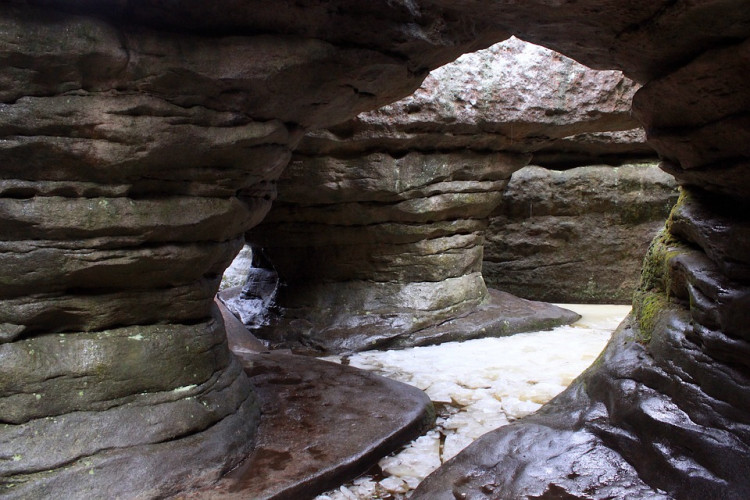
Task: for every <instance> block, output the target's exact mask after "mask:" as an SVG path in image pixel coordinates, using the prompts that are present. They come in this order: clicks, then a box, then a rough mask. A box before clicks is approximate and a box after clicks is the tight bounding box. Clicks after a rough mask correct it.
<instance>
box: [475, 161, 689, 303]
mask: <svg viewBox="0 0 750 500" xmlns="http://www.w3.org/2000/svg"><path fill="white" fill-rule="evenodd" d="M675 201H677V189H676V185H675V181H674V179H673V178H672V176H670V175H668V174H666V173H664V172H663V171H661V170H660V169H659V168H658V167H657V166H656V164H654V163H648V164H635V165H624V166H620V167H609V166H589V167H578V168H574V169H572V170H565V171H556V170H547V169H544V168H541V167H536V166H533V167H526V168H523V169H521V170H519V171H518V172H516V173H514V174H513V177H512V178H511V180H510V183H509V184H508V187H507V188H506V189H505V191H504V192H503V201H502V203H501V204H500V206H499V207H498V208H497V209H496V210H495V211H494V212H493V213H492V216H491V217H490V226H489V228H488V229H487V233H486V235H485V240H486V241H485V244H484V263H483V265H482V274H483V275H484V279H485V281H486V282H487V285H488V286H491V287H495V288H498V289H500V290H505V291H507V292H510V293H513V294H515V295H518V296H521V297H524V298H528V299H532V300H544V301H549V302H562V303H613V302H614V303H623V304H624V303H630V302H631V300H632V298H633V291H634V290H635V287H636V285H637V284H638V277H639V276H640V269H641V264H642V262H643V256H644V255H645V254H646V250H647V249H648V246H649V243H650V242H651V240H652V239H653V238H654V236H656V233H658V232H659V230H660V229H661V228H662V227H663V226H664V220H665V219H666V218H667V216H668V215H669V212H670V210H671V209H672V205H674V202H675Z"/></svg>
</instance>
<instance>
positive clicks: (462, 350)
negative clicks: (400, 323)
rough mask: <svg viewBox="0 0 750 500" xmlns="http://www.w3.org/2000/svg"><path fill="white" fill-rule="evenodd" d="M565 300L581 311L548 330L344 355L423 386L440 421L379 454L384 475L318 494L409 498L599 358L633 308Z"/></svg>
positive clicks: (334, 499)
mask: <svg viewBox="0 0 750 500" xmlns="http://www.w3.org/2000/svg"><path fill="white" fill-rule="evenodd" d="M564 307H565V308H567V309H572V310H574V311H575V312H577V313H579V314H581V315H582V318H581V319H580V320H579V321H577V322H576V323H574V324H572V325H570V326H562V327H558V328H555V329H553V330H550V331H542V332H532V333H524V334H517V335H514V336H512V337H503V338H486V339H478V340H470V341H466V342H460V343H459V342H449V343H444V344H441V345H437V346H427V347H415V348H411V349H404V350H399V351H368V352H362V353H358V354H356V355H353V356H351V357H348V358H343V359H345V360H346V361H345V362H347V361H348V363H349V364H350V365H351V366H354V367H357V368H361V369H365V370H371V371H374V372H375V373H377V374H378V375H383V376H385V377H389V378H392V379H395V380H398V381H401V382H405V383H407V384H411V385H414V386H416V387H418V388H420V389H422V390H424V391H425V392H426V393H427V395H428V396H429V397H430V399H431V400H432V401H433V403H434V404H435V406H436V408H437V411H438V419H437V425H436V427H435V429H433V430H432V431H430V432H429V433H427V434H426V435H424V436H422V437H419V438H418V439H416V440H415V441H413V442H412V443H411V444H409V445H408V446H407V447H406V448H405V449H403V450H402V451H400V452H398V453H396V454H394V455H391V456H389V457H386V458H384V459H382V460H381V461H380V462H379V467H380V469H381V471H382V474H381V475H377V476H363V477H360V478H358V479H356V480H354V481H352V482H349V483H347V484H345V485H343V486H341V487H340V488H338V489H335V490H331V491H329V492H327V493H326V494H323V495H320V496H318V497H317V500H360V499H361V500H365V499H368V500H369V499H379V498H383V499H400V498H408V496H409V494H410V492H411V491H412V490H413V489H414V488H416V486H417V485H418V484H419V482H420V481H421V480H422V479H424V478H425V477H426V476H427V475H428V474H430V473H431V472H432V471H433V470H435V469H436V468H437V467H439V466H440V465H441V464H442V463H444V462H445V461H447V460H449V459H450V458H452V457H453V456H455V455H456V454H457V453H458V452H459V451H461V450H462V449H463V448H464V447H466V446H467V445H469V444H470V443H471V442H472V441H474V440H475V439H476V438H478V437H479V436H481V435H482V434H484V433H486V432H489V431H490V430H492V429H495V428H498V427H501V426H503V425H507V424H508V423H510V422H513V421H514V420H517V419H519V418H521V417H524V416H526V415H529V414H531V413H533V412H535V411H536V410H538V409H539V408H540V407H541V406H542V405H543V404H544V403H546V402H547V401H549V400H550V399H552V398H553V397H554V396H556V395H557V394H558V393H560V392H562V391H563V390H564V389H565V387H567V386H568V385H569V384H570V383H571V382H572V381H573V380H574V379H575V378H576V377H577V376H578V375H579V374H580V373H581V372H582V371H583V370H585V369H586V368H587V367H588V366H589V365H590V364H591V363H592V362H593V361H594V360H595V359H596V357H597V356H598V355H599V353H600V352H601V351H602V349H603V348H604V346H605V344H606V343H607V341H608V340H609V338H610V336H611V334H612V331H613V330H614V329H615V328H616V327H617V326H618V324H619V323H620V322H621V321H622V320H623V318H624V317H625V316H626V315H627V314H628V312H629V311H630V306H609V305H564ZM329 359H332V360H338V361H341V360H342V357H332V358H329Z"/></svg>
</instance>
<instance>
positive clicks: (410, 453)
mask: <svg viewBox="0 0 750 500" xmlns="http://www.w3.org/2000/svg"><path fill="white" fill-rule="evenodd" d="M378 465H379V466H380V468H381V470H382V471H383V472H384V473H386V474H389V475H391V476H396V477H399V478H402V479H404V480H406V479H407V478H417V479H418V481H417V484H418V483H419V481H421V480H422V479H424V478H426V477H427V476H428V475H429V474H430V473H431V472H432V471H434V470H435V469H437V468H438V467H440V465H441V461H440V433H438V432H437V431H430V432H428V433H427V434H425V435H424V436H421V437H419V438H417V439H416V440H415V441H414V442H412V444H411V445H410V446H409V447H408V448H406V449H405V450H404V451H403V452H401V453H399V454H398V455H395V456H390V457H386V458H384V459H382V460H381V461H380V462H378Z"/></svg>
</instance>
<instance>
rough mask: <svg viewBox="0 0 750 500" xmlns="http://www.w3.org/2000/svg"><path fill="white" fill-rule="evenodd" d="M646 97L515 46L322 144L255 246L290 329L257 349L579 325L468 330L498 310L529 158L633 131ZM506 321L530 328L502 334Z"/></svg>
mask: <svg viewBox="0 0 750 500" xmlns="http://www.w3.org/2000/svg"><path fill="white" fill-rule="evenodd" d="M636 89H637V85H636V84H634V83H633V82H632V81H630V80H628V79H626V78H625V77H623V76H622V74H621V73H620V72H617V71H604V72H597V71H591V70H590V69H588V68H586V67H584V66H582V65H580V64H578V63H576V62H575V61H573V60H571V59H569V58H567V57H564V56H561V55H560V54H556V53H554V52H552V51H550V50H548V49H544V48H542V47H539V46H535V45H532V44H528V43H525V42H522V41H520V40H518V39H510V40H507V41H505V42H503V43H499V44H496V45H493V46H492V47H490V48H488V49H486V50H482V51H479V52H476V53H473V54H467V55H464V56H462V57H460V58H459V59H458V60H457V61H455V62H454V63H451V64H448V65H446V66H443V67H441V68H439V69H437V70H435V71H433V72H432V73H431V74H430V75H429V76H428V77H427V79H426V80H425V81H424V82H423V84H422V86H421V87H420V89H419V90H418V91H417V92H416V93H414V94H413V95H411V96H409V97H407V98H405V99H402V100H401V101H398V102H396V103H394V104H391V105H388V106H385V107H382V108H380V109H378V110H376V111H372V112H368V113H362V114H360V115H358V116H357V117H356V118H355V119H353V120H350V121H348V122H345V123H343V124H340V125H337V126H335V127H331V128H329V129H325V130H318V131H314V132H311V133H309V134H308V135H307V136H305V138H304V139H303V140H302V141H301V143H300V145H299V147H298V149H297V152H296V153H295V155H294V156H293V158H292V161H291V163H290V166H289V168H287V170H286V171H285V172H284V173H283V175H282V176H281V178H280V180H279V186H278V189H279V198H278V200H277V202H276V203H275V205H274V207H273V209H272V210H271V212H270V214H269V215H268V217H267V218H266V219H265V220H264V222H263V223H262V224H260V225H259V226H257V227H255V228H254V229H253V230H251V231H250V232H249V233H248V234H247V237H246V239H247V240H248V241H249V242H250V243H251V245H252V246H253V247H255V248H258V249H260V248H262V249H263V252H264V255H266V256H267V257H268V258H269V260H270V263H271V264H272V267H273V268H274V269H275V271H276V272H277V273H278V275H279V278H280V286H279V289H278V291H276V292H275V293H276V300H275V306H276V309H275V312H274V314H278V316H276V317H273V318H271V319H270V320H269V321H268V322H267V323H268V324H266V325H258V324H257V323H256V324H255V325H253V326H254V327H258V326H260V328H258V329H257V330H255V331H256V333H257V335H259V336H261V337H263V338H266V339H268V340H271V341H272V343H274V344H277V345H289V346H299V345H300V344H302V345H304V346H307V347H311V348H314V349H321V350H329V351H337V352H342V351H347V350H361V349H367V348H376V347H380V348H382V347H386V346H391V347H393V346H409V345H420V344H423V343H427V342H435V341H437V340H438V339H444V338H451V339H453V340H455V339H460V338H474V337H476V336H478V335H499V334H507V333H510V332H517V331H519V329H518V328H520V325H521V324H523V325H526V326H527V327H528V328H530V329H541V328H544V327H550V326H554V325H555V322H556V321H559V320H561V319H562V318H567V317H570V318H574V316H566V315H565V314H562V313H561V312H560V311H557V310H550V309H549V308H544V307H541V306H540V311H539V312H540V314H538V315H532V317H534V318H535V321H529V320H530V316H528V315H527V314H524V315H523V316H522V317H518V318H516V317H513V316H508V317H505V318H495V320H490V319H489V318H488V317H487V314H480V315H478V316H477V315H475V316H473V317H474V318H475V319H474V320H472V321H469V320H468V316H467V315H470V314H472V311H475V310H477V308H480V307H484V306H485V305H487V306H489V305H490V304H489V303H490V302H492V300H491V299H490V297H489V295H488V293H487V288H486V286H485V283H484V281H483V279H482V275H481V266H482V247H483V243H484V230H485V229H486V227H487V217H488V215H489V214H490V212H492V211H493V210H494V209H495V207H496V206H497V205H498V203H499V202H500V198H501V192H502V190H503V188H504V187H505V186H506V184H507V180H508V178H509V176H510V174H511V173H512V172H514V171H515V170H517V169H519V168H521V167H522V166H524V165H525V164H526V163H527V162H528V160H529V155H528V152H530V151H533V150H535V149H538V148H539V147H541V146H542V145H545V144H547V145H550V144H551V143H553V142H554V141H556V140H557V139H561V138H564V137H568V136H570V135H572V134H579V133H584V132H592V131H619V130H631V129H632V127H633V126H634V125H635V121H634V120H633V119H632V117H630V100H631V99H632V96H633V93H634V92H635V90H636ZM644 251H645V248H644ZM251 295H254V296H255V295H257V294H256V293H252V294H251ZM228 300H234V299H228ZM251 300H253V301H255V300H256V299H254V298H252V299H251ZM233 304H234V302H233ZM492 308H493V310H495V311H502V310H503V308H502V307H501V305H500V304H497V303H493V305H492ZM235 309H236V310H238V313H239V314H240V315H244V316H245V317H246V321H255V322H257V321H258V320H259V319H258V316H257V315H255V314H252V315H249V314H247V313H245V312H243V311H242V309H243V308H242V307H235ZM512 310H513V306H510V305H509V307H507V308H505V311H506V312H508V313H510V312H511V311H512ZM542 311H544V312H543V314H541V313H542ZM479 317H482V318H487V319H486V320H485V322H484V323H482V322H477V321H478V318H479ZM463 318H466V319H467V322H466V325H465V326H464V327H460V325H459V323H460V321H461V319H463ZM503 319H506V320H508V321H509V322H511V323H514V324H516V325H518V327H517V328H510V329H509V328H499V325H500V323H501V321H502V320H503ZM521 319H523V321H519V320H521ZM260 320H261V321H265V320H266V318H261V319H260ZM436 329H437V330H438V331H436Z"/></svg>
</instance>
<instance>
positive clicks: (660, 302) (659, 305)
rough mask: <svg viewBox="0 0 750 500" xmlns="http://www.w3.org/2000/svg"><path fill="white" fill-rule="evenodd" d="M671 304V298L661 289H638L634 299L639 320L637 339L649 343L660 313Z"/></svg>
mask: <svg viewBox="0 0 750 500" xmlns="http://www.w3.org/2000/svg"><path fill="white" fill-rule="evenodd" d="M668 306H669V298H668V297H667V295H666V294H664V293H662V292H661V291H655V292H641V291H637V292H636V294H635V298H634V300H633V312H634V313H635V317H636V320H637V321H638V335H637V336H636V338H635V340H636V341H637V342H640V343H641V344H648V343H649V342H651V339H652V337H653V334H654V329H655V328H656V323H657V320H658V319H659V313H660V312H661V311H663V310H664V309H666V308H667V307H668Z"/></svg>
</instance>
